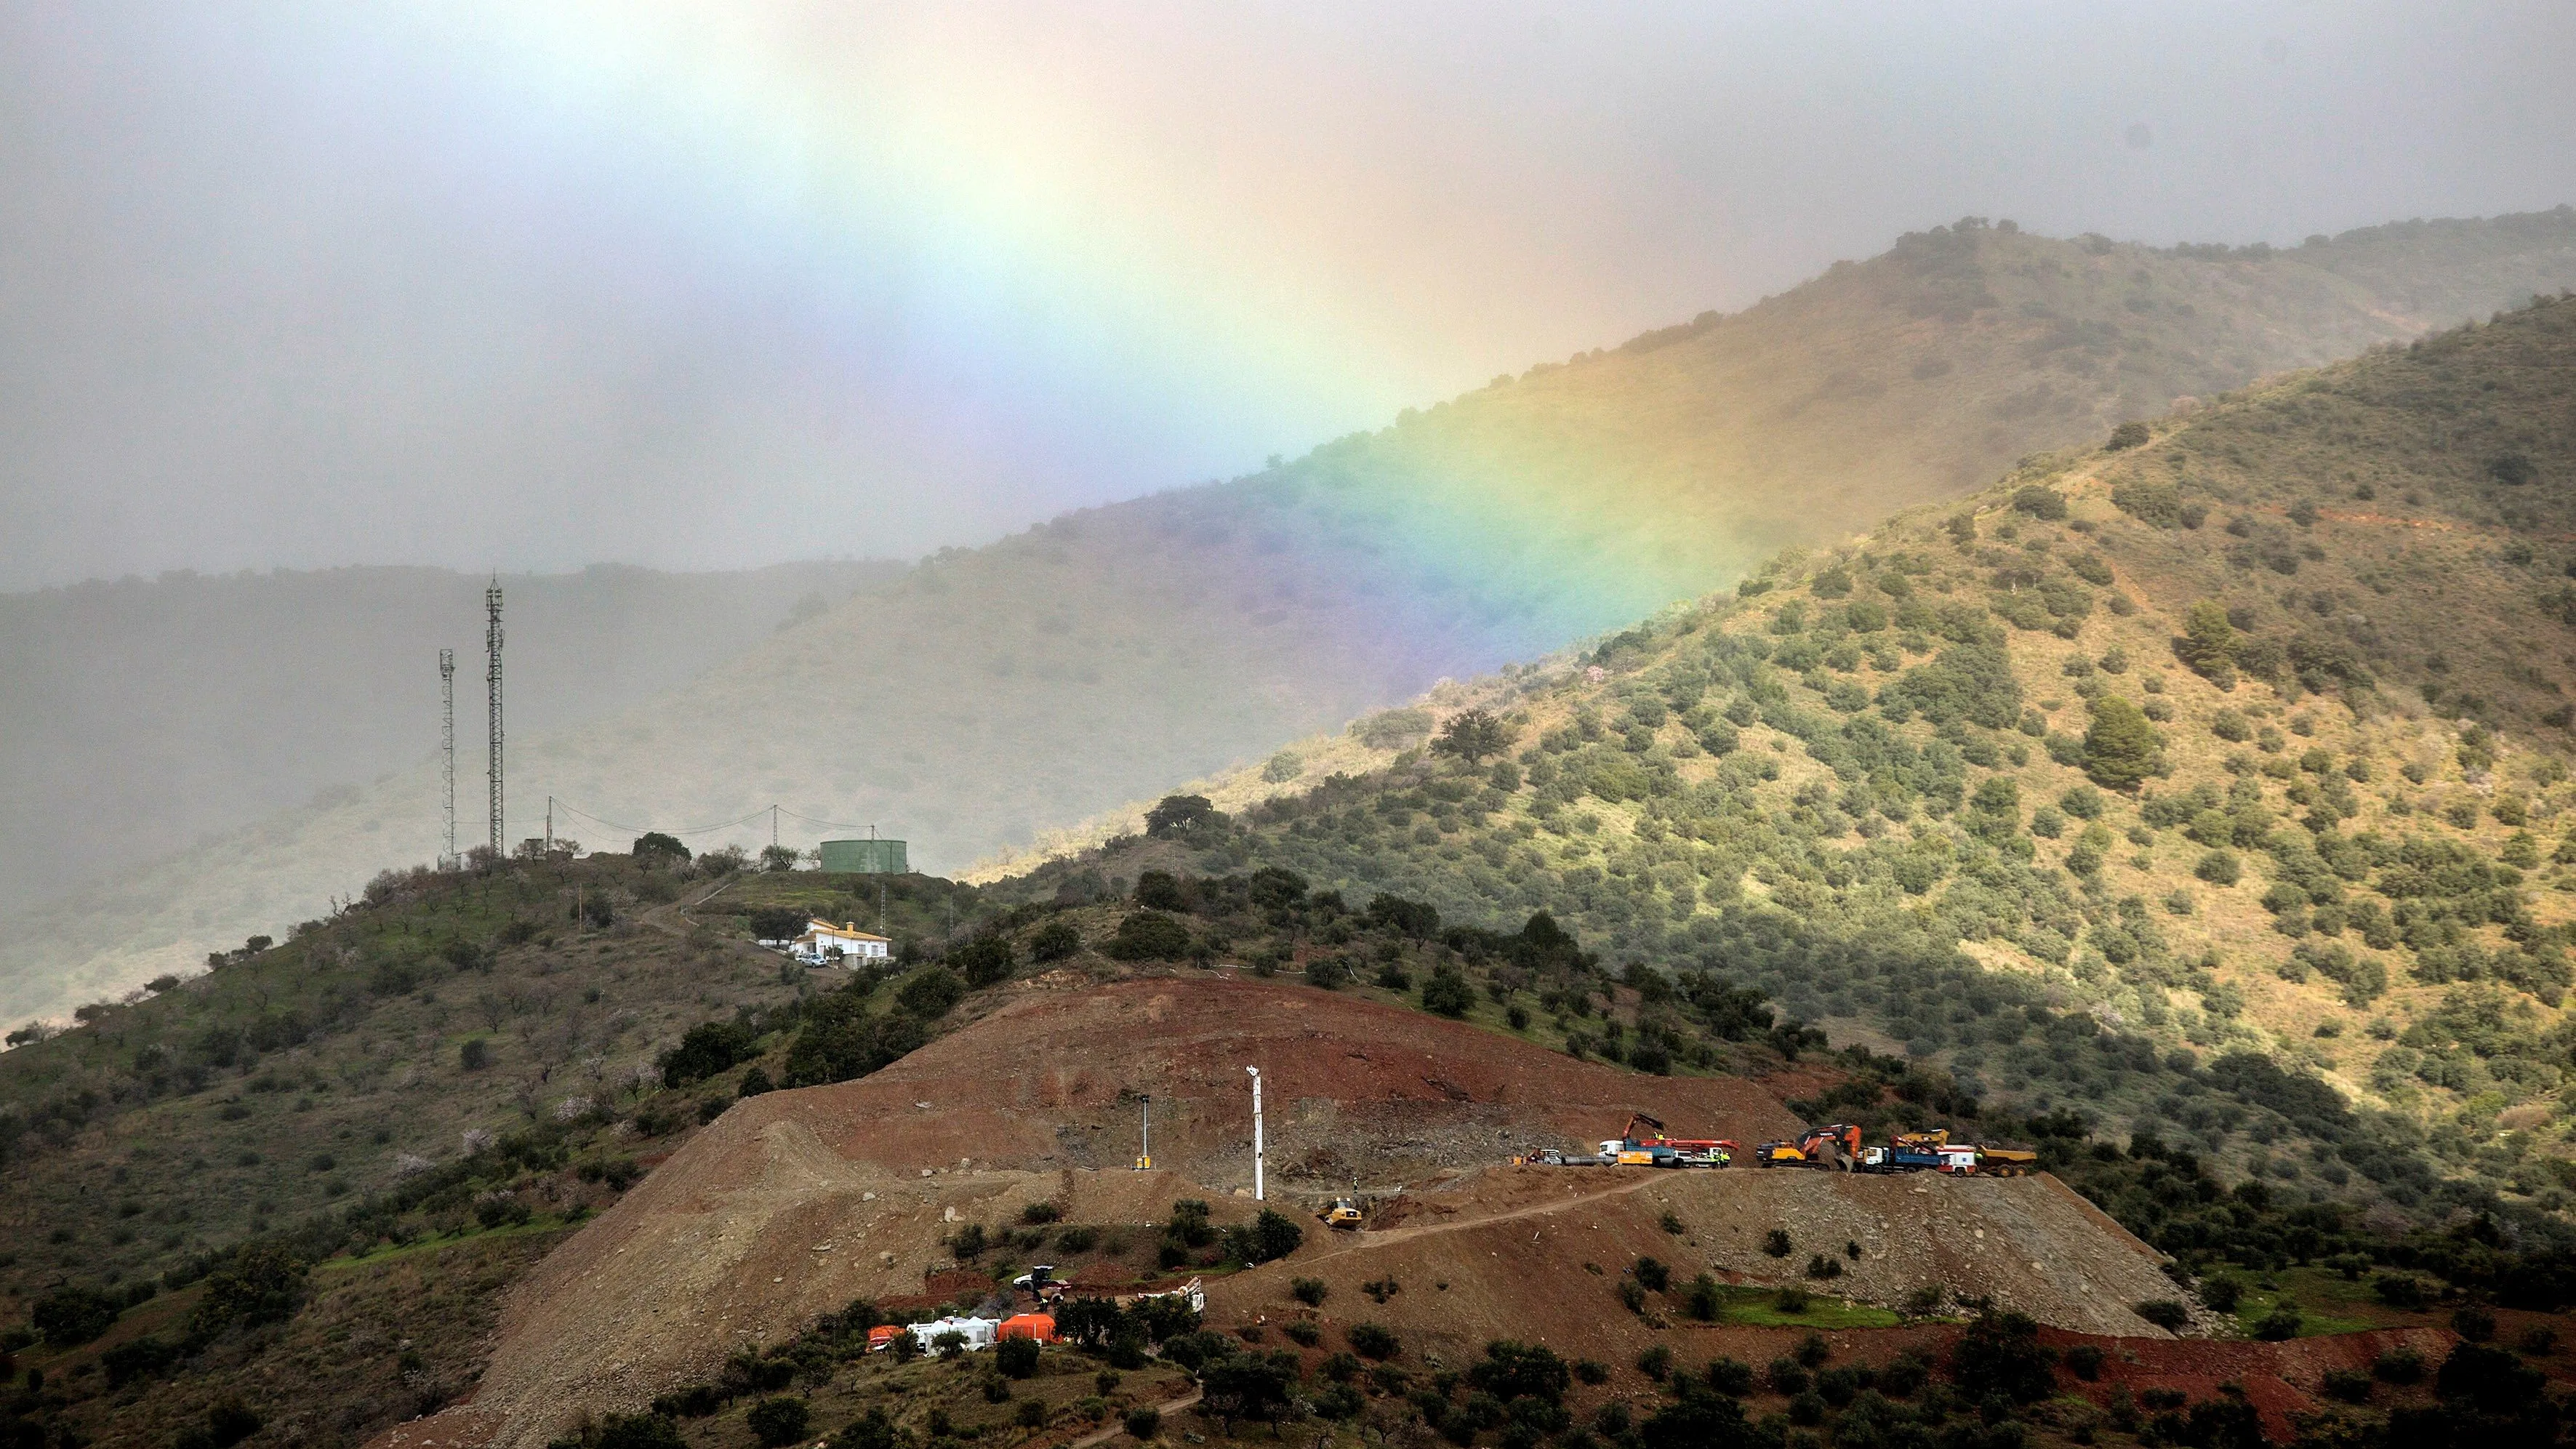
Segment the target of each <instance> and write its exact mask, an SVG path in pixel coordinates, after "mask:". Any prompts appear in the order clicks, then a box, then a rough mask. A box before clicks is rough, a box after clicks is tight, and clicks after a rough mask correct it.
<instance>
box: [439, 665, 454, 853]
mask: <svg viewBox="0 0 2576 1449" xmlns="http://www.w3.org/2000/svg"><path fill="white" fill-rule="evenodd" d="M438 758H439V775H440V784H441V785H442V786H443V787H444V790H445V798H446V805H445V811H446V814H445V817H444V820H443V822H442V823H443V825H444V827H445V829H444V832H443V833H442V834H441V835H440V836H439V839H440V841H441V842H443V844H442V847H441V849H440V850H439V853H438V865H439V869H441V870H447V869H451V868H453V867H454V866H455V864H456V651H455V650H453V649H441V650H439V651H438Z"/></svg>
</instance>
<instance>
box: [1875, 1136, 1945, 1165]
mask: <svg viewBox="0 0 2576 1449" xmlns="http://www.w3.org/2000/svg"><path fill="white" fill-rule="evenodd" d="M1940 1169H1941V1154H1940V1153H1939V1152H1937V1151H1935V1150H1934V1149H1932V1148H1929V1147H1923V1146H1918V1145H1914V1144H1910V1143H1907V1142H1905V1141H1904V1140H1903V1139H1901V1138H1900V1139H1899V1140H1898V1141H1897V1142H1896V1143H1895V1144H1893V1145H1892V1146H1887V1147H1864V1148H1862V1149H1861V1154H1860V1170H1861V1171H1863V1172H1938V1171H1940Z"/></svg>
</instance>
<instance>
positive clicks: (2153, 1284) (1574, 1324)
mask: <svg viewBox="0 0 2576 1449" xmlns="http://www.w3.org/2000/svg"><path fill="white" fill-rule="evenodd" d="M1405 1206H1406V1209H1407V1211H1406V1212H1405V1213H1404V1215H1403V1217H1402V1220H1401V1222H1400V1223H1398V1224H1397V1225H1396V1226H1393V1227H1390V1228H1388V1229H1387V1230H1385V1231H1377V1232H1363V1233H1356V1234H1341V1235H1337V1236H1335V1237H1333V1238H1331V1239H1330V1240H1329V1241H1327V1242H1324V1243H1322V1244H1310V1245H1309V1246H1308V1248H1307V1249H1306V1250H1305V1251H1303V1252H1300V1253H1298V1254H1297V1255H1296V1256H1295V1257H1294V1258H1291V1259H1289V1260H1288V1261H1287V1262H1285V1263H1281V1264H1275V1265H1271V1266H1267V1267H1263V1268H1260V1269H1256V1270H1254V1271H1252V1272H1247V1273H1242V1274H1238V1275H1236V1276H1234V1277H1232V1278H1228V1279H1226V1280H1224V1281H1223V1282H1222V1283H1218V1284H1215V1285H1213V1286H1211V1288H1210V1289H1209V1295H1208V1297H1209V1310H1210V1313H1211V1315H1212V1316H1217V1317H1220V1318H1224V1319H1227V1320H1229V1321H1231V1320H1233V1319H1238V1318H1240V1319H1249V1318H1251V1317H1253V1316H1255V1315H1268V1316H1271V1317H1278V1316H1283V1315H1287V1314H1291V1313H1293V1312H1295V1307H1296V1306H1295V1304H1294V1303H1293V1301H1292V1300H1291V1299H1290V1296H1289V1293H1288V1286H1289V1280H1290V1279H1291V1278H1319V1279H1322V1280H1323V1281H1324V1282H1325V1283H1326V1284H1327V1285H1328V1286H1329V1294H1328V1297H1327V1299H1326V1303H1327V1306H1328V1312H1327V1314H1326V1316H1327V1317H1332V1318H1343V1319H1360V1318H1367V1319H1373V1320H1376V1321H1379V1322H1383V1323H1386V1324H1388V1325H1389V1326H1392V1327H1397V1328H1399V1329H1401V1330H1402V1331H1404V1332H1405V1333H1406V1334H1407V1336H1408V1337H1411V1338H1417V1339H1421V1340H1424V1341H1428V1342H1434V1343H1441V1344H1445V1345H1447V1346H1449V1347H1450V1348H1451V1349H1453V1351H1455V1352H1456V1353H1459V1354H1471V1353H1473V1352H1475V1351H1476V1350H1477V1349H1479V1348H1480V1347H1481V1346H1482V1345H1483V1344H1484V1343H1485V1341H1486V1340H1488V1339H1494V1338H1521V1339H1531V1340H1536V1341H1540V1342H1545V1343H1548V1344H1550V1345H1551V1346H1553V1347H1555V1348H1557V1349H1558V1350H1559V1351H1560V1352H1563V1353H1566V1354H1568V1355H1570V1356H1588V1357H1593V1358H1607V1359H1611V1360H1613V1361H1619V1360H1624V1358H1625V1357H1627V1356H1628V1355H1630V1354H1633V1353H1634V1352H1636V1351H1638V1350H1641V1349H1644V1348H1645V1347H1647V1346H1648V1345H1649V1344H1651V1343H1653V1342H1656V1341H1658V1340H1659V1339H1660V1338H1662V1337H1664V1336H1665V1335H1668V1334H1670V1333H1685V1334H1687V1333H1690V1332H1695V1331H1696V1332H1705V1331H1707V1330H1693V1329H1692V1328H1691V1327H1690V1326H1689V1324H1688V1322H1687V1320H1686V1319H1685V1318H1684V1316H1683V1312H1682V1308H1681V1300H1680V1298H1679V1296H1678V1294H1679V1289H1680V1285H1682V1284H1683V1283H1685V1282H1687V1280H1688V1279H1689V1278H1690V1277H1691V1276H1692V1275H1694V1274H1697V1273H1699V1272H1702V1271H1707V1272H1710V1273H1712V1274H1714V1275H1715V1276H1716V1277H1718V1278H1719V1279H1720V1280H1721V1281H1724V1282H1728V1283H1735V1284H1749V1285H1757V1286H1764V1287H1772V1286H1780V1285H1786V1284H1791V1283H1800V1284H1804V1285H1805V1286H1806V1287H1808V1288H1809V1289H1811V1290H1813V1291H1815V1292H1816V1293H1818V1294H1821V1295H1826V1296H1841V1297H1848V1298H1851V1299H1854V1300H1856V1301H1859V1302H1864V1303H1875V1304H1880V1305H1885V1306H1893V1305H1895V1304H1897V1303H1899V1302H1902V1301H1903V1299H1904V1298H1905V1296H1906V1295H1907V1294H1908V1293H1910V1292H1912V1291H1914V1290H1915V1289H1917V1288H1919V1287H1923V1286H1925V1285H1927V1284H1940V1285H1944V1286H1946V1287H1949V1288H1951V1289H1952V1290H1953V1291H1955V1292H1957V1293H1959V1294H1962V1295H1967V1296H1990V1297H1992V1298H1993V1299H1994V1300H1995V1301H1996V1303H1997V1304H1999V1305H2001V1306H2004V1307H2007V1308H2012V1309H2016V1310H2018V1311H2020V1312H2023V1313H2027V1314H2029V1315H2030V1316H2032V1317H2033V1318H2036V1319H2038V1320H2039V1321H2041V1322H2043V1323H2049V1324H2054V1325H2057V1326H2059V1327H2061V1328H2068V1329H2075V1330H2079V1331H2084V1332H2090V1333H2098V1334H2115V1335H2124V1336H2136V1337H2142V1338H2164V1337H2166V1334H2165V1333H2164V1331H2163V1330H2162V1329H2159V1328H2156V1327H2155V1326H2153V1325H2152V1324H2149V1323H2147V1322H2145V1321H2144V1320H2142V1319H2140V1318H2139V1317H2138V1316H2137V1315H2136V1314H2135V1313H2133V1312H2131V1311H2130V1309H2131V1305H2133V1304H2135V1303H2138V1302H2141V1301H2144V1300H2146V1299H2150V1298H2168V1297H2172V1296H2174V1287H2173V1283H2172V1281H2171V1280H2170V1279H2168V1278H2166V1277H2165V1275H2164V1273H2163V1272H2162V1271H2161V1270H2160V1269H2159V1268H2158V1267H2157V1266H2156V1259H2155V1257H2154V1256H2153V1254H2152V1253H2151V1252H2149V1251H2148V1250H2147V1249H2146V1248H2145V1247H2144V1246H2143V1245H2142V1244H2139V1243H2138V1242H2137V1240H2136V1239H2134V1238H2131V1237H2129V1236H2128V1235H2127V1234H2126V1233H2117V1232H2105V1231H2103V1230H2102V1228H2101V1227H2099V1226H2098V1225H2097V1224H2096V1223H2095V1222H2094V1220H2093V1218H2092V1216H2091V1214H2090V1213H2089V1212H2087V1211H2086V1209H2085V1206H2084V1204H2083V1202H2082V1199H2080V1198H2078V1197H2076V1196H2075V1194H2074V1193H2073V1192H2071V1191H2069V1190H2068V1189H2067V1188H2066V1187H2064V1186H2063V1185H2061V1184H2059V1183H2058V1182H2057V1181H2056V1180H2055V1179H2054V1178H2048V1177H2026V1178H2013V1179H1998V1178H1988V1179H1965V1180H1954V1179H1950V1178H1940V1177H1933V1176H1931V1175H1929V1174H1924V1175H1919V1176H1913V1177H1861V1176H1852V1175H1847V1174H1842V1173H1824V1172H1813V1171H1796V1170H1773V1171H1762V1170H1757V1169H1736V1170H1732V1171H1727V1172H1643V1171H1638V1170H1634V1169H1608V1168H1603V1169H1588V1170H1571V1169H1563V1168H1537V1167H1522V1168H1514V1167H1498V1168H1491V1169H1488V1170H1485V1171H1483V1172H1479V1173H1476V1174H1473V1175H1471V1176H1468V1177H1464V1178H1461V1179H1458V1180H1455V1181H1453V1182H1450V1183H1446V1184H1438V1185H1433V1186H1431V1187H1429V1188H1427V1189H1425V1190H1424V1191H1422V1192H1420V1193H1419V1194H1417V1195H1414V1196H1412V1197H1409V1198H1407V1199H1406V1204H1405ZM1667 1213H1669V1214H1671V1215H1672V1216H1673V1217H1674V1218H1675V1219H1677V1220H1678V1221H1679V1222H1680V1224H1681V1226H1682V1231H1681V1232H1680V1233H1679V1234H1675V1233H1672V1232H1670V1231H1668V1230H1667V1228H1666V1227H1665V1225H1664V1222H1663V1219H1664V1216H1665V1214H1667ZM1775 1228H1776V1229H1779V1230H1781V1231H1783V1232H1786V1233H1787V1234H1788V1235H1789V1240H1790V1252H1789V1253H1788V1254H1787V1255H1786V1256H1784V1257H1776V1258H1775V1257H1773V1256H1771V1254H1770V1253H1769V1252H1768V1251H1767V1245H1766V1240H1767V1238H1768V1236H1769V1234H1770V1233H1771V1231H1772V1230H1773V1229H1775ZM1853 1248H1857V1249H1858V1250H1859V1251H1858V1256H1857V1257H1855V1256H1852V1255H1851V1251H1850V1250H1851V1249H1853ZM1819 1254H1821V1255H1823V1256H1824V1257H1826V1258H1828V1259H1830V1260H1833V1261H1835V1262H1838V1263H1840V1264H1841V1265H1842V1270H1843V1271H1842V1273H1841V1274H1840V1276H1838V1277H1835V1278H1832V1279H1827V1280H1821V1281H1820V1280H1816V1279H1811V1278H1808V1277H1807V1276H1806V1272H1807V1265H1808V1262H1809V1260H1810V1259H1811V1258H1812V1257H1814V1256H1816V1255H1819ZM1641 1257H1651V1258H1654V1259H1655V1260H1657V1261H1658V1262H1660V1263H1662V1264H1664V1265H1665V1266H1666V1267H1668V1268H1670V1269H1671V1270H1672V1271H1673V1279H1674V1283H1675V1296H1673V1297H1670V1298H1665V1299H1660V1300H1650V1301H1649V1304H1648V1312H1649V1314H1652V1315H1654V1317H1656V1318H1659V1319H1662V1320H1664V1325H1663V1326H1660V1327H1659V1326H1657V1325H1656V1324H1654V1323H1650V1322H1649V1321H1648V1320H1647V1319H1646V1318H1641V1317H1639V1316H1638V1315H1636V1314H1633V1313H1630V1312H1629V1311H1628V1310H1627V1309H1626V1308H1625V1307H1623V1306H1622V1305H1621V1304H1620V1302H1619V1299H1618V1296H1617V1291H1618V1281H1619V1278H1620V1277H1621V1275H1622V1274H1624V1273H1626V1272H1627V1271H1628V1270H1629V1269H1630V1268H1632V1267H1633V1266H1634V1264H1635V1263H1636V1261H1637V1260H1638V1259H1639V1258H1641ZM1596 1270H1597V1271H1596ZM1390 1278H1391V1279H1393V1280H1395V1281H1396V1282H1397V1283H1399V1284H1401V1285H1402V1291H1401V1292H1399V1293H1397V1294H1395V1295H1394V1296H1393V1297H1391V1298H1389V1299H1388V1300H1387V1301H1386V1302H1385V1303H1384V1304H1378V1303H1374V1302H1372V1301H1371V1300H1370V1299H1369V1298H1368V1297H1367V1296H1365V1290H1364V1288H1363V1285H1365V1284H1368V1283H1371V1282H1382V1281H1384V1280H1386V1279H1390ZM1676 1349H1677V1351H1680V1345H1678V1344H1677V1345H1676ZM1687 1356H1688V1354H1687V1353H1685V1357H1687Z"/></svg>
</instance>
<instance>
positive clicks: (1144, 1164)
mask: <svg viewBox="0 0 2576 1449" xmlns="http://www.w3.org/2000/svg"><path fill="white" fill-rule="evenodd" d="M1137 1100H1138V1101H1139V1102H1141V1103H1143V1104H1144V1108H1145V1135H1144V1137H1143V1139H1142V1141H1141V1142H1140V1144H1139V1146H1138V1149H1137V1152H1136V1170H1137V1171H1138V1172H1151V1171H1153V1170H1154V1099H1153V1098H1152V1097H1151V1096H1144V1097H1139V1098H1138V1099H1137Z"/></svg>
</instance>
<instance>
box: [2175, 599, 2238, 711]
mask: <svg viewBox="0 0 2576 1449" xmlns="http://www.w3.org/2000/svg"><path fill="white" fill-rule="evenodd" d="M2174 653H2176V654H2177V655H2180V656H2181V658H2182V662H2183V663H2184V664H2186V665H2189V666H2190V667H2191V670H2192V672H2193V673H2195V674H2198V675H2200V676H2202V677H2203V678H2206V679H2207V680H2209V681H2210V682H2211V683H2213V684H2215V685H2217V686H2218V687H2219V688H2221V689H2227V688H2230V687H2232V686H2233V685H2234V684H2235V683H2236V626H2235V625H2233V624H2230V623H2229V622H2227V610H2226V609H2225V608H2224V607H2223V606H2221V605H2220V604H2219V602H2218V601H2217V600H2216V599H2203V600H2201V601H2200V602H2199V603H2196V604H2194V605H2192V606H2191V612H2190V613H2189V614H2188V615H2186V616H2185V617H2184V619H2183V635H2182V637H2181V638H2180V639H2177V640H2175V641H2174Z"/></svg>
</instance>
